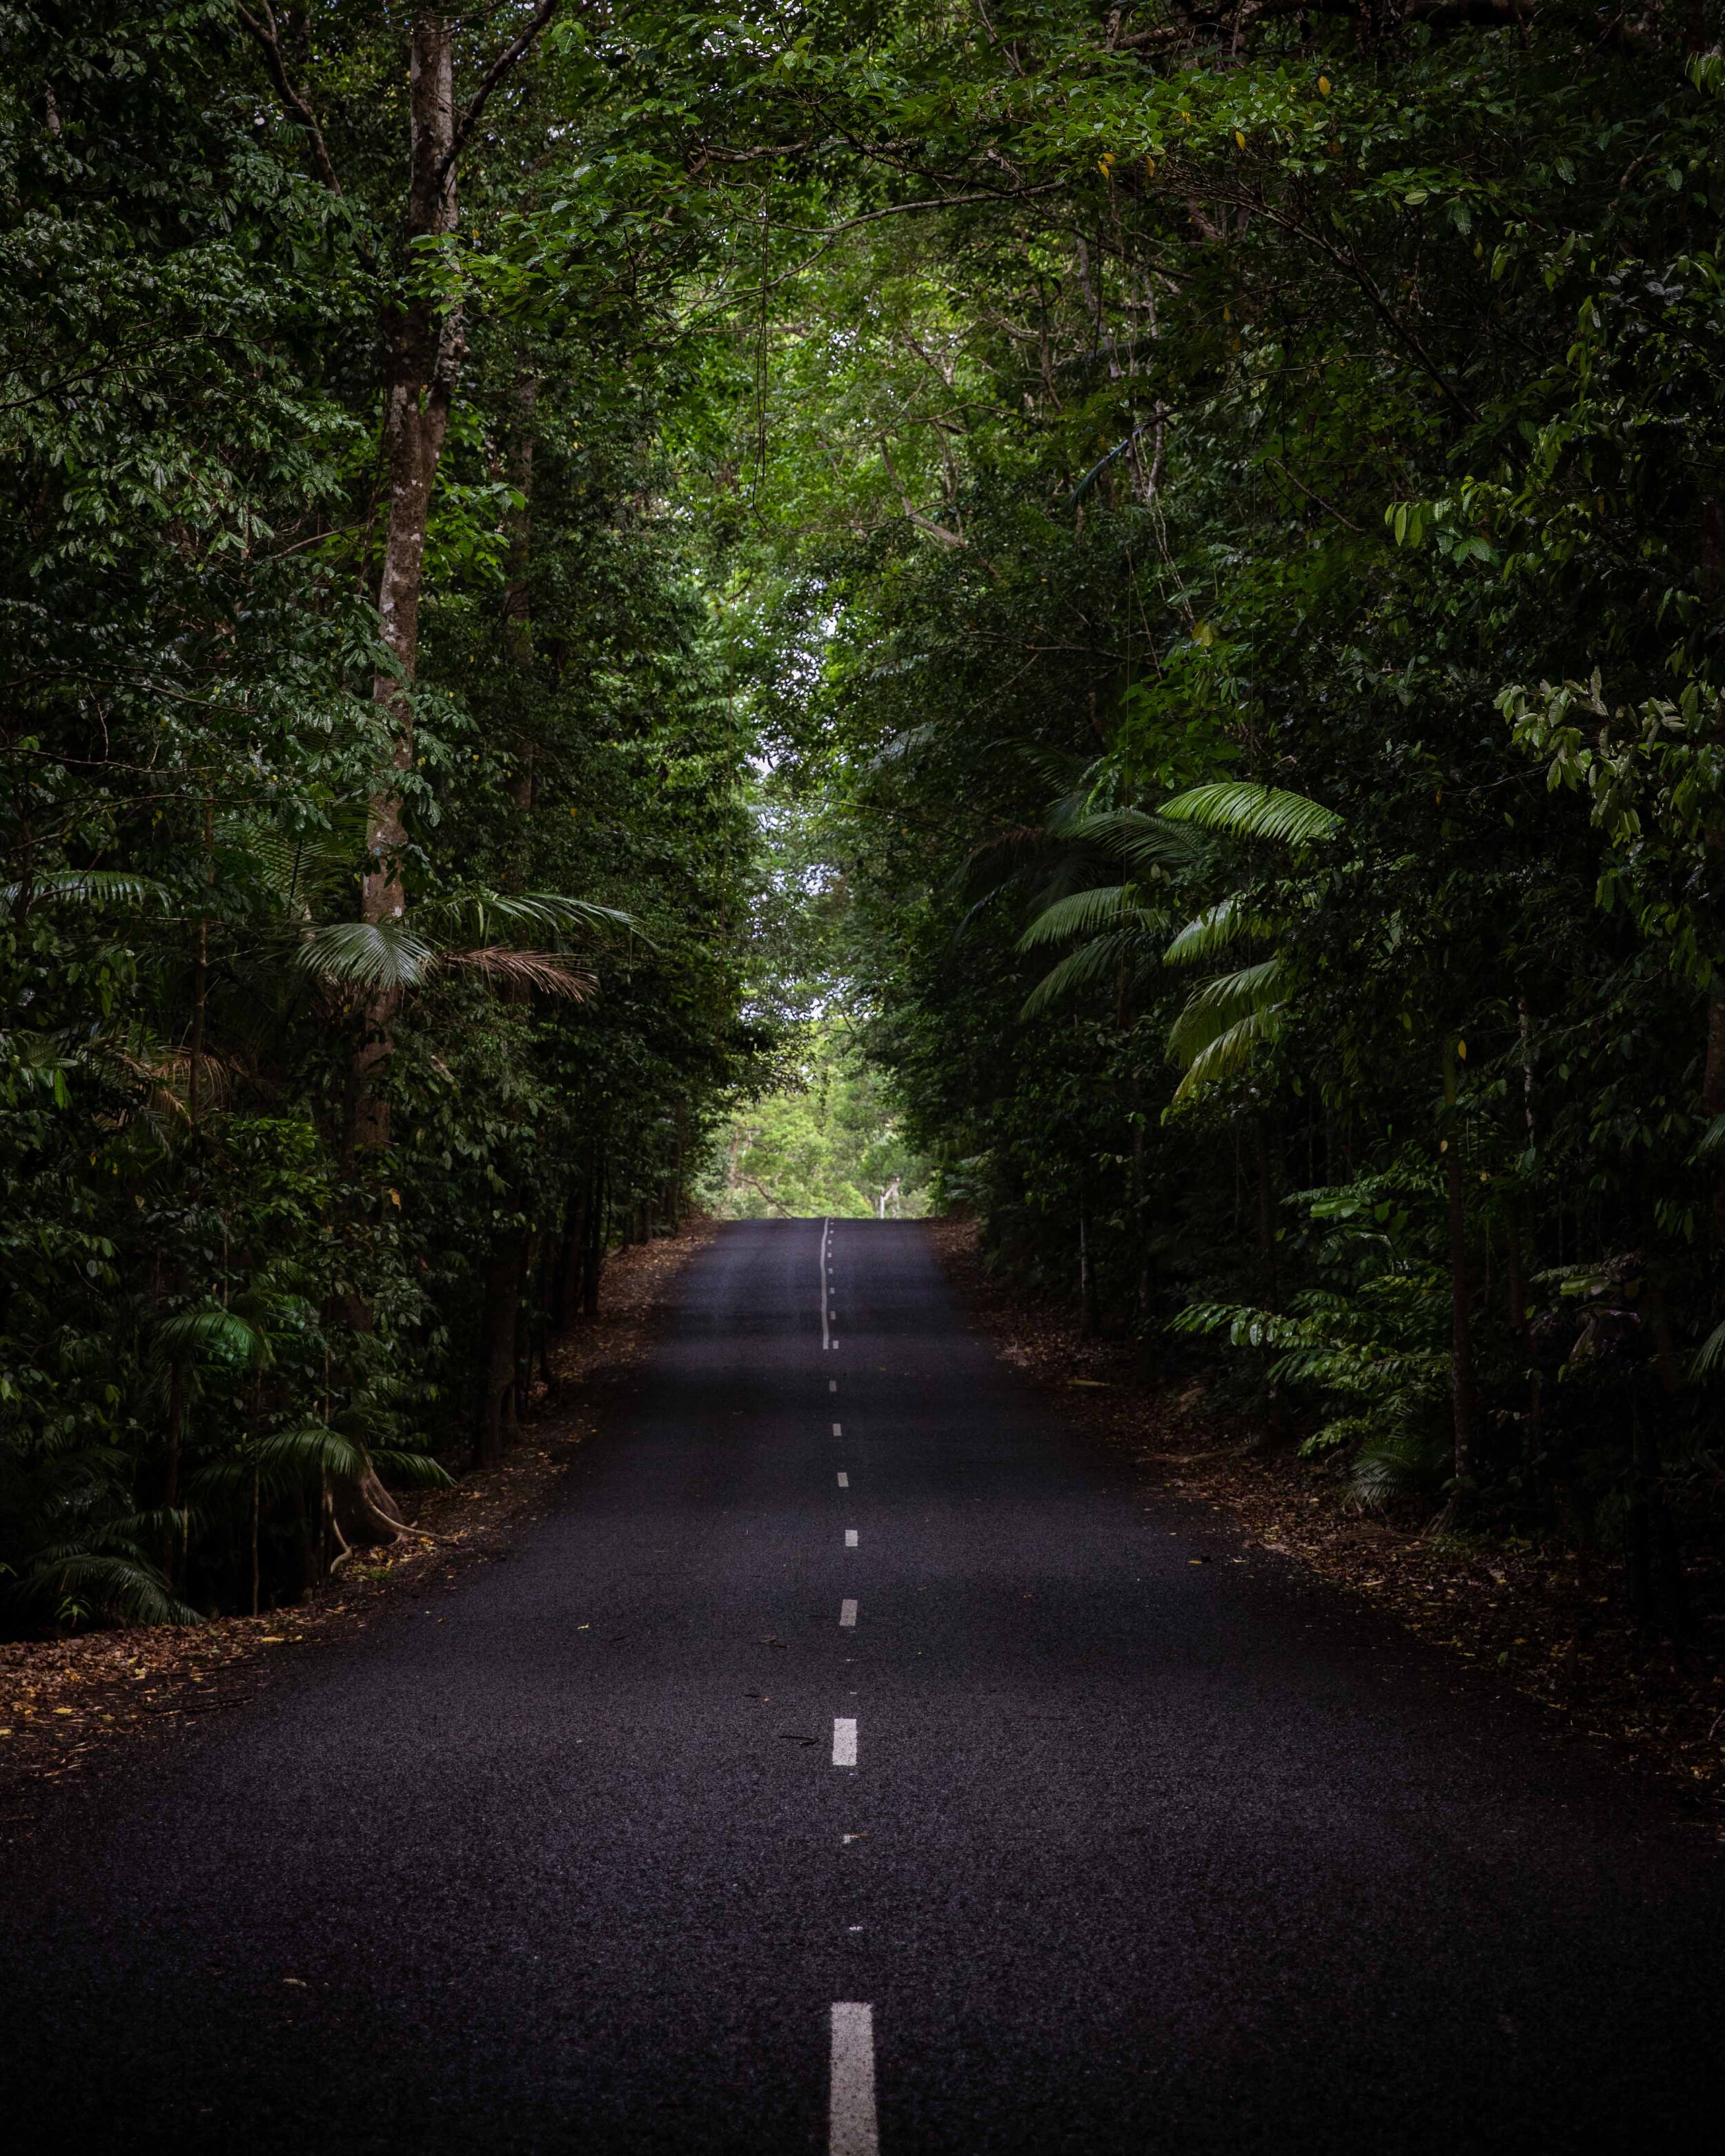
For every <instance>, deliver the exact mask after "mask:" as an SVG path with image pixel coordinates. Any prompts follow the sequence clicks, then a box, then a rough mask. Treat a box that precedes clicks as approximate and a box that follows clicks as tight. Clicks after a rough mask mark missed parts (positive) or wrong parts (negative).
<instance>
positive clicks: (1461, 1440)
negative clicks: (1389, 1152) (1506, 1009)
mask: <svg viewBox="0 0 1725 2156" xmlns="http://www.w3.org/2000/svg"><path fill="white" fill-rule="evenodd" d="M1459 1090H1460V1089H1459V1086H1458V1083H1457V1079H1456V1062H1455V1043H1454V1042H1453V1041H1450V1042H1449V1043H1447V1044H1446V1045H1445V1050H1444V1106H1445V1108H1446V1109H1447V1110H1449V1111H1450V1113H1448V1114H1446V1115H1445V1118H1444V1122H1445V1133H1446V1134H1445V1138H1444V1162H1445V1180H1446V1183H1447V1184H1448V1188H1449V1200H1450V1412H1451V1417H1452V1425H1453V1429H1454V1432H1455V1486H1456V1489H1457V1491H1458V1493H1460V1492H1461V1491H1465V1490H1466V1486H1467V1483H1468V1480H1469V1478H1470V1476H1471V1475H1472V1473H1473V1345H1472V1339H1471V1322H1470V1315H1471V1313H1470V1305H1471V1300H1472V1289H1471V1286H1470V1283H1469V1281H1468V1274H1467V1213H1466V1185H1465V1183H1464V1181H1463V1176H1464V1173H1465V1170H1464V1167H1463V1163H1462V1158H1461V1117H1460V1116H1458V1115H1456V1114H1455V1113H1454V1110H1455V1105H1456V1101H1457V1097H1458V1094H1459Z"/></svg>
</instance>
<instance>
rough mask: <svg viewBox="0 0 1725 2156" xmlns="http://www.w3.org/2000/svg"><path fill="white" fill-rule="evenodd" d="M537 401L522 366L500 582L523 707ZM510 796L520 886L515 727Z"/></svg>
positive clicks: (522, 807)
mask: <svg viewBox="0 0 1725 2156" xmlns="http://www.w3.org/2000/svg"><path fill="white" fill-rule="evenodd" d="M538 403H539V379H538V377H537V376H536V375H534V374H530V373H528V372H526V371H525V370H523V371H522V372H521V373H520V374H519V375H518V376H517V377H516V385H515V409H516V423H515V439H514V440H513V442H512V444H511V450H510V457H509V483H510V485H511V486H512V487H513V488H514V490H515V491H516V494H517V495H520V497H521V506H520V507H519V508H517V509H514V510H511V512H510V517H509V572H508V581H507V582H506V584H505V585H504V588H503V644H504V650H505V652H506V655H507V657H508V660H509V665H510V670H511V672H512V673H514V674H515V675H516V676H517V677H518V680H517V684H516V691H515V702H516V709H517V710H525V709H526V706H527V702H528V698H529V696H530V693H531V687H532V677H533V613H532V589H531V582H530V575H531V567H532V523H531V517H532V503H533V417H534V413H535V411H536V408H537V406H538ZM509 798H510V800H511V803H512V804H513V806H514V808H515V812H516V857H515V860H513V861H512V862H511V874H512V876H513V880H515V882H516V885H518V886H519V887H521V888H523V889H525V887H526V884H527V882H528V880H529V878H530V876H531V867H532V861H531V844H532V833H531V826H530V825H529V823H528V817H529V814H531V809H532V807H533V742H532V737H531V735H530V734H528V733H526V732H520V733H517V735H516V741H515V771H514V774H513V775H512V777H511V780H510V783H509Z"/></svg>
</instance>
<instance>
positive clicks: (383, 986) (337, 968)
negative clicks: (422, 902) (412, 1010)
mask: <svg viewBox="0 0 1725 2156" xmlns="http://www.w3.org/2000/svg"><path fill="white" fill-rule="evenodd" d="M299 962H300V965H302V966H303V967H305V969H306V970H307V972H308V973H316V974H317V975H318V976H319V977H320V978H321V979H323V980H326V981H331V982H334V983H338V984H339V985H340V986H341V987H342V988H367V989H370V990H372V991H373V992H374V993H390V992H392V991H393V990H396V989H398V988H417V987H418V984H419V983H421V982H422V981H424V980H425V979H427V978H429V975H430V974H431V973H433V972H434V971H435V969H436V967H437V962H438V954H437V952H436V951H435V950H434V949H433V947H432V946H431V945H430V944H429V943H428V942H425V941H424V938H423V937H418V936H416V935H415V934H414V933H413V931H412V930H411V929H410V928H408V927H404V926H403V923H402V922H400V921H331V922H330V923H329V925H328V926H327V927H323V928H315V929H313V930H312V932H311V934H310V935H309V936H307V937H306V938H305V941H304V942H302V943H301V944H300V951H299Z"/></svg>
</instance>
